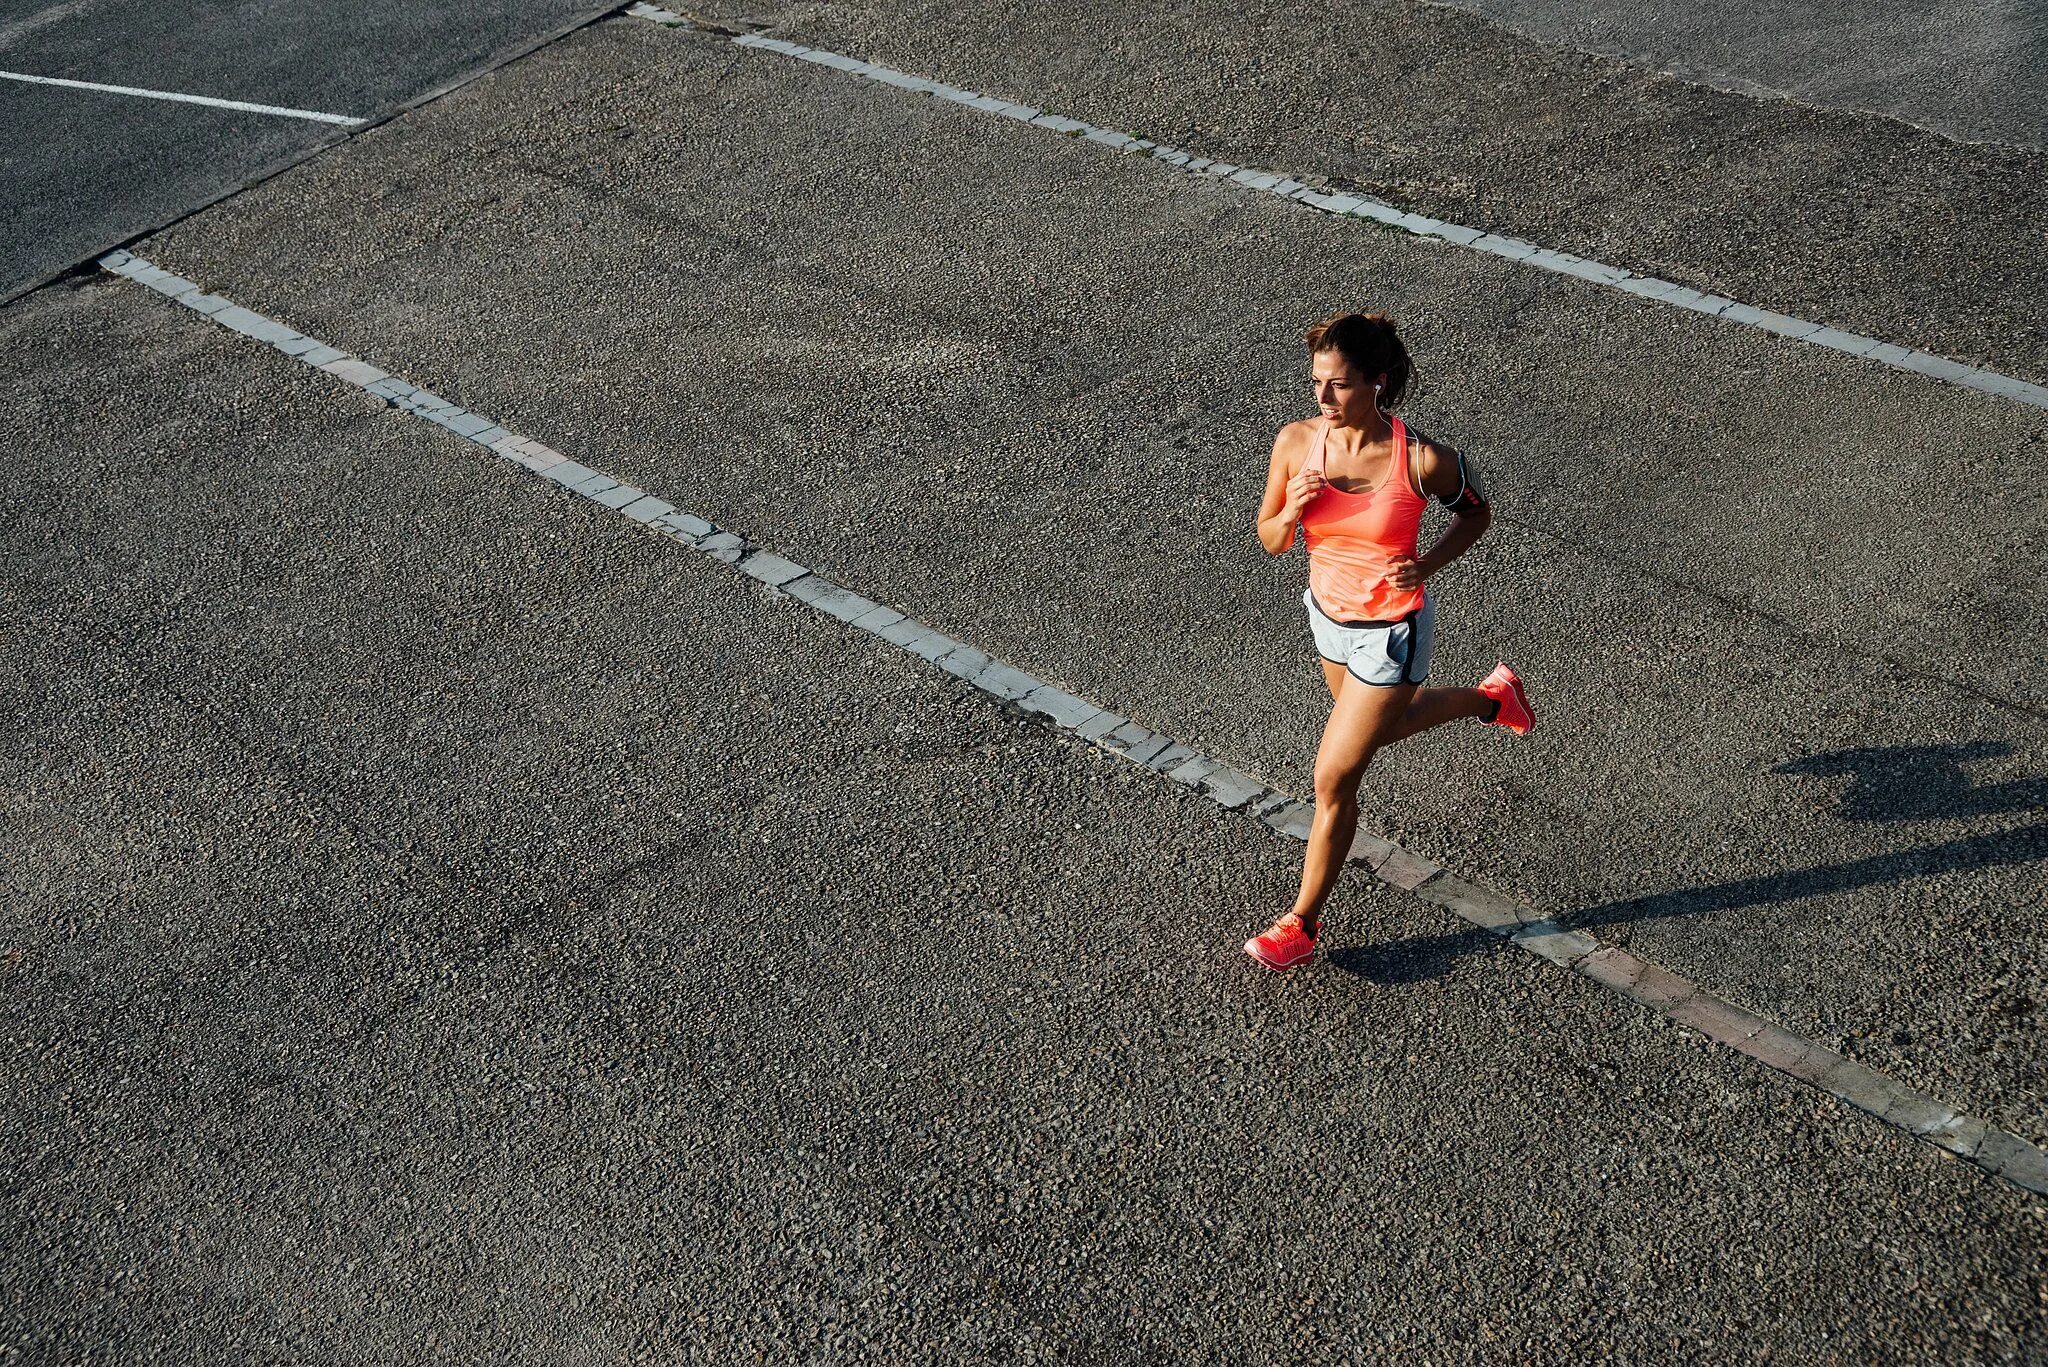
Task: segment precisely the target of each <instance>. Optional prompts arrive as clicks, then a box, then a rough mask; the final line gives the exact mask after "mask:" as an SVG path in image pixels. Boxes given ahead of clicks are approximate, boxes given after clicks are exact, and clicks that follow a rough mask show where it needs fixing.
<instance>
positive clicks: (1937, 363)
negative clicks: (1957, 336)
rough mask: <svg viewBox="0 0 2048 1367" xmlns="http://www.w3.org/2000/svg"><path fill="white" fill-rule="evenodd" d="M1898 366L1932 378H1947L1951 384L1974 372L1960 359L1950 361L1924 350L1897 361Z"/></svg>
mask: <svg viewBox="0 0 2048 1367" xmlns="http://www.w3.org/2000/svg"><path fill="white" fill-rule="evenodd" d="M1899 366H1900V368H1901V369H1904V370H1913V371H1918V372H1919V373H1920V374H1922V375H1926V376H1929V377H1931V378H1933V379H1937V380H1947V381H1949V382H1950V383H1951V384H1958V383H1961V382H1962V381H1964V380H1966V379H1968V378H1969V377H1970V376H1971V375H1973V374H1975V373H1976V372H1975V369H1974V368H1973V367H1971V366H1966V365H1964V364H1963V363H1962V362H1961V361H1951V360H1950V359H1949V358H1948V357H1946V356H1932V355H1929V354H1928V353H1927V352H1924V351H1915V352H1913V353H1911V354H1910V355H1908V356H1907V357H1906V359H1905V360H1903V361H1900V362H1899Z"/></svg>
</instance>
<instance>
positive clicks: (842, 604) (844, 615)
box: [811, 587, 979, 682]
mask: <svg viewBox="0 0 2048 1367" xmlns="http://www.w3.org/2000/svg"><path fill="white" fill-rule="evenodd" d="M811 606H812V607H814V608H816V609H817V610H818V611H820V612H822V613H824V614H825V615H826V616H828V617H836V618H838V619H839V620H840V621H842V622H851V621H852V620H853V619H854V618H856V617H858V616H860V615H861V614H862V613H865V612H869V611H872V610H873V609H874V606H875V600H874V599H872V598H865V597H863V596H861V595H860V594H858V593H855V592H854V591H853V590H852V589H848V588H836V587H835V588H834V590H833V592H831V593H827V594H823V595H821V596H819V597H818V598H817V599H815V600H813V601H812V603H811ZM976 682H979V679H977V680H976Z"/></svg>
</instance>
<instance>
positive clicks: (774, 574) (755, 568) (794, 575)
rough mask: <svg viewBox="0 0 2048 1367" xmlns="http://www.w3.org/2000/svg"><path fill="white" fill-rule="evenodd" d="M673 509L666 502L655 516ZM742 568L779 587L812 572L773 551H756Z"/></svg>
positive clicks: (662, 514) (629, 511)
mask: <svg viewBox="0 0 2048 1367" xmlns="http://www.w3.org/2000/svg"><path fill="white" fill-rule="evenodd" d="M653 501H654V502H657V503H659V502H661V500H659V499H655V500H653ZM672 511H674V509H673V508H672V507H671V506H670V505H668V504H665V503H664V504H662V510H661V512H659V513H656V514H654V517H662V516H666V515H667V514H668V513H670V512H672ZM631 515H632V513H631V510H630V509H629V510H628V511H627V516H629V517H630V516H631ZM654 517H650V518H648V519H646V520H647V521H650V522H651V521H653V520H654ZM706 525H709V524H706ZM740 569H741V570H742V571H743V572H744V573H746V574H748V575H751V576H752V577H754V578H755V579H758V580H760V581H761V582H762V583H764V584H772V585H776V586H778V587H779V586H780V585H783V584H787V583H788V582H790V580H792V579H801V578H803V577H804V576H805V575H807V574H809V573H810V571H809V570H808V569H806V568H804V567H803V566H802V565H799V564H797V563H796V561H794V560H785V559H783V558H782V557H781V556H779V555H777V554H775V552H773V551H755V552H754V553H753V554H752V555H750V556H748V557H747V558H746V559H745V560H742V561H740Z"/></svg>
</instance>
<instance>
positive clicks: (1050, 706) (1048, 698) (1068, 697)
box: [1018, 684, 1102, 731]
mask: <svg viewBox="0 0 2048 1367" xmlns="http://www.w3.org/2000/svg"><path fill="white" fill-rule="evenodd" d="M1018 701H1019V703H1020V705H1021V706H1022V707H1023V708H1024V710H1025V711H1027V712H1036V713H1039V714H1040V715H1042V716H1046V717H1050V718H1052V720H1053V722H1054V724H1056V725H1058V726H1063V727H1065V728H1067V729H1068V730H1070V731H1071V730H1073V729H1074V728H1076V727H1078V726H1080V725H1081V724H1082V723H1083V722H1085V721H1087V720H1089V719H1090V718H1091V717H1096V716H1100V715H1101V713H1102V709H1101V708H1099V707H1097V706H1096V705H1095V704H1094V703H1092V702H1089V701H1088V700H1087V699H1086V698H1077V697H1075V696H1074V695H1073V694H1071V693H1064V692H1062V691H1060V690H1059V689H1057V688H1054V687H1053V686H1052V685H1051V684H1040V685H1039V686H1038V687H1037V688H1034V689H1032V690H1031V691H1030V692H1029V693H1026V694H1025V695H1024V696H1023V697H1022V698H1021V699H1019V700H1018Z"/></svg>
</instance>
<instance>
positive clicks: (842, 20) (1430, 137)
mask: <svg viewBox="0 0 2048 1367" xmlns="http://www.w3.org/2000/svg"><path fill="white" fill-rule="evenodd" d="M711 8H712V10H713V12H715V13H720V14H725V13H728V12H731V11H735V10H737V11H739V12H743V13H758V11H757V10H755V9H754V8H753V7H751V6H745V5H732V4H726V3H720V4H717V5H714V6H712V7H711ZM766 17H767V18H769V19H774V20H780V21H781V22H780V24H779V26H778V29H777V31H778V32H780V33H782V34H784V36H788V37H791V38H794V39H796V40H797V41H800V42H805V43H812V44H816V45H818V46H822V47H827V48H834V49H837V50H840V51H844V52H848V53H850V54H851V55H853V56H856V57H863V58H868V59H872V60H875V61H880V62H886V63H892V64H894V65H897V66H900V67H903V68H905V69H906V70H911V71H915V72H918V73H919V74H922V75H928V76H932V77H935V78H937V79H941V80H945V81H949V82H952V83H954V84H957V85H964V86H970V87H973V88H975V89H980V90H986V91H989V92H991V93H993V94H997V95H1001V96H1003V97H1005V98H1009V99H1017V100H1022V101H1024V102H1026V103H1029V104H1032V105H1037V106H1040V107H1044V108H1052V109H1057V110H1059V111H1061V112H1063V113H1068V114H1071V115H1073V116H1074V117H1076V118H1082V119H1087V120H1089V121H1090V122H1093V123H1098V124H1102V125H1104V126H1106V127H1111V128H1118V129H1122V130H1124V131H1126V132H1131V133H1137V134H1141V135H1143V136H1145V137H1149V138H1153V139H1156V140H1159V141H1162V142H1167V143H1171V144H1173V145H1175V146H1179V147H1184V148H1187V149H1189V150H1190V151H1193V152H1196V153H1199V154H1201V155H1204V156H1210V157H1217V158H1221V159H1223V160H1226V161H1230V162H1234V163H1250V164H1254V165H1258V166H1262V167H1265V168H1267V169H1269V170H1277V171H1287V172H1290V173H1298V176H1305V175H1319V176H1323V177H1327V178H1329V179H1331V180H1332V181H1333V182H1335V183H1340V184H1353V185H1357V186H1360V187H1362V188H1364V189H1365V190H1367V191H1369V192H1370V193H1372V194H1374V195H1376V196H1379V197H1381V198H1384V199H1387V200H1390V201H1392V202H1395V203H1397V204H1400V205H1402V206H1404V207H1408V208H1411V209H1415V210H1417V211H1420V212H1423V213H1426V214H1430V215H1433V216H1435V217H1439V218H1445V219H1450V220H1453V221H1455V222H1459V223H1465V224H1469V225H1471V226H1474V227H1479V228H1484V229H1487V230H1489V231H1493V232H1498V233H1502V234H1506V235H1511V236H1517V237H1525V238H1529V239H1531V240H1533V241H1536V242H1540V243H1542V244H1544V245H1546V246H1550V247H1555V248H1558V249H1560V250H1565V251H1570V252H1575V253H1578V254H1580V255H1584V256H1591V257H1595V258H1598V259H1600V260H1603V261H1609V262H1612V263H1614V264H1616V265H1620V266H1624V267H1627V268H1629V269H1631V270H1636V271H1640V272H1642V273H1645V274H1649V275H1656V276H1661V277H1665V278H1668V279H1673V280H1678V281H1680V282H1681V283H1683V284H1687V285H1690V286H1693V287H1695V288H1699V289H1703V290H1708V291H1711V292H1714V293H1719V294H1725V295H1729V296H1731V297H1733V298H1736V299H1741V300H1744V301H1746V302H1748V303H1752V304H1755V305H1757V306H1759V307H1764V308H1771V309H1776V310H1779V311H1781V312H1786V313H1791V314H1794V315H1797V316H1800V317H1805V318H1811V319H1814V320H1816V321H1820V322H1826V323H1832V324H1835V325H1837V326H1839V327H1843V328H1846V329H1847V330H1849V331H1852V332H1860V333H1865V334H1868V335H1871V336H1876V337H1881V338H1883V339H1885V340H1887V341H1891V342H1896V343H1899V344H1901V345H1904V346H1908V347H1924V348H1926V349H1928V350H1930V351H1934V352H1936V353H1939V354H1942V355H1946V356H1950V357H1953V358H1955V359H1958V360H1963V361H1967V362H1969V363H1971V364H1974V365H1988V366H1990V367H1991V368H1992V369H1996V370H2003V371H2011V372H2014V373H2019V374H2022V375H2023V376H2024V377H2025V378H2028V379H2032V380H2034V381H2037V382H2039V381H2042V380H2044V379H2048V315H2044V313H2043V309H2042V305H2041V301H2042V300H2043V299H2048V237H2044V236H2043V229H2042V225H2043V224H2044V223H2048V190H2044V188H2043V187H2044V186H2048V174H2044V170H2043V154H2042V153H2039V152H2030V151H2027V150H2025V149H2020V148H2002V147H1968V146H1961V145H1958V144H1956V143H1955V142H1953V141H1951V140H1949V139H1947V138H1943V137H1941V136H1939V135H1937V134H1933V133H1922V132H1917V131H1915V130H1913V129H1910V128H1907V127H1905V126H1903V125H1900V124H1898V123H1896V122H1892V121H1889V120H1884V119H1878V118H1872V117H1869V116H1864V115H1857V114H1852V113H1846V112H1841V111H1835V110H1825V109H1815V108H1805V107H1801V106H1798V105H1794V104H1789V103H1787V102H1786V101H1784V100H1781V99H1775V98H1770V99H1758V98H1754V97H1751V96H1745V95H1740V94H1734V93H1729V92H1724V91H1718V90H1713V89H1709V88H1706V87H1703V86H1700V85H1697V84H1694V83H1691V82H1687V81H1682V80H1679V79H1676V78H1672V77H1666V76H1661V75H1659V74H1657V73H1654V72H1650V71H1646V70H1644V69H1642V68H1641V67H1638V66H1634V65H1631V64H1629V63H1626V62H1620V61H1615V60H1609V59H1605V58H1600V57H1596V56H1592V55H1587V54H1580V53H1574V52H1570V51H1566V50H1562V49H1558V48H1556V47H1553V46H1550V45H1547V44H1541V43H1535V42H1531V41H1530V40H1528V39H1525V38H1522V37H1519V36H1517V35H1514V34H1512V33H1509V32H1507V31H1505V30H1503V29H1501V28H1499V27H1498V26H1496V25H1494V24H1493V23H1491V22H1489V21H1486V20H1483V19H1480V18H1477V17H1474V16H1473V15H1470V14H1466V13H1464V12H1462V11H1458V10H1451V9H1445V8H1441V7H1435V6H1417V5H1413V4H1410V3H1407V0H1371V2H1370V3H1366V2H1364V0H1361V2H1360V3H1354V4H1347V5H1344V6H1331V5H1327V4H1312V3H1307V2H1306V0H1290V3H1285V4H1277V5H1265V6H1259V7H1256V8H1247V7H1244V6H1240V5H1230V4H1223V3H1217V0H1153V2H1151V3H1140V4H1129V3H1114V4H1112V3H1107V2H1106V0H1101V2H1098V0H1062V2H1061V3H1057V4H1044V5H1033V6H1028V7H1026V6H1004V7H987V6H965V5H951V4H939V3H932V2H931V0H860V3H834V4H825V5H818V6H805V7H802V8H791V9H789V10H784V11H770V12H769V13H768V14H767V15H766Z"/></svg>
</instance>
